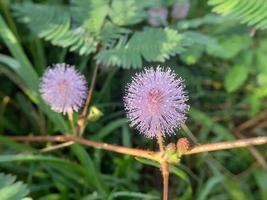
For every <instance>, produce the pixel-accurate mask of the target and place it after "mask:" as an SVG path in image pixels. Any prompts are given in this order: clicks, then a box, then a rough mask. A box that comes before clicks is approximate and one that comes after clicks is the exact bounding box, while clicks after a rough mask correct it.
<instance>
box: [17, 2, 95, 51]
mask: <svg viewBox="0 0 267 200" xmlns="http://www.w3.org/2000/svg"><path fill="white" fill-rule="evenodd" d="M13 8H14V10H15V15H16V16H17V17H18V18H19V19H20V21H21V22H23V23H26V24H27V25H28V26H29V28H30V29H31V31H32V32H33V33H35V34H37V35H38V36H39V37H41V38H44V39H45V40H48V41H50V42H51V43H52V44H54V45H58V46H61V47H69V48H70V51H77V52H78V53H79V54H80V55H83V54H90V53H92V52H95V51H96V45H97V43H96V42H95V41H94V38H93V37H92V35H91V34H90V32H89V31H88V30H87V29H86V26H88V27H92V26H94V25H93V22H92V23H91V22H90V23H86V24H84V26H80V27H76V28H74V29H72V30H71V15H70V12H69V10H68V9H65V8H64V7H63V6H49V5H41V4H32V3H25V4H22V5H20V4H18V5H15V6H14V7H13ZM94 31H97V28H96V27H94Z"/></svg>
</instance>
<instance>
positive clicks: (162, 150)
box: [157, 133, 164, 153]
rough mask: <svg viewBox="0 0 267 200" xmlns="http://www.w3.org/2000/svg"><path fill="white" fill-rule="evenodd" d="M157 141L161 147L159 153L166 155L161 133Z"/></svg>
mask: <svg viewBox="0 0 267 200" xmlns="http://www.w3.org/2000/svg"><path fill="white" fill-rule="evenodd" d="M157 141H158V145H159V151H160V152H161V153H164V146H163V138H162V135H161V133H158V135H157Z"/></svg>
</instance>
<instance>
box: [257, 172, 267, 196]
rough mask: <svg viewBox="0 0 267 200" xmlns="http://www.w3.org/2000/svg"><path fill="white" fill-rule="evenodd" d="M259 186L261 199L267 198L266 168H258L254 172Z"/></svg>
mask: <svg viewBox="0 0 267 200" xmlns="http://www.w3.org/2000/svg"><path fill="white" fill-rule="evenodd" d="M254 176H255V178H256V181H257V184H258V187H259V189H260V194H261V199H267V174H266V171H265V170H260V169H257V171H255V172H254Z"/></svg>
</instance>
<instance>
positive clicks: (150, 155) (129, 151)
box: [8, 135, 157, 160]
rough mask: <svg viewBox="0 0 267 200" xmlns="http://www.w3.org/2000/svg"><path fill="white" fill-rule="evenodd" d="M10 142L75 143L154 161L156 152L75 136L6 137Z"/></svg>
mask: <svg viewBox="0 0 267 200" xmlns="http://www.w3.org/2000/svg"><path fill="white" fill-rule="evenodd" d="M8 138H9V139H11V140H14V141H23V142H71V141H72V142H76V143H78V144H82V145H85V146H89V147H94V148H96V149H104V150H107V151H113V152H116V153H121V154H126V155H132V156H136V157H141V158H146V159H150V160H154V159H155V157H154V156H155V155H156V154H157V152H154V151H149V150H140V149H134V148H128V147H122V146H117V145H112V144H107V143H102V142H95V141H91V140H86V139H83V138H80V137H75V136H65V135H59V136H11V137H8Z"/></svg>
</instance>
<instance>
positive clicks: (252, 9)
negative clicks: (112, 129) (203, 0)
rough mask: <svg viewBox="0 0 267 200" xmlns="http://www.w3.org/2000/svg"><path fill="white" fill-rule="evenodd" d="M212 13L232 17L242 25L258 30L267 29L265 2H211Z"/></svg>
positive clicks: (248, 0) (236, 0)
mask: <svg viewBox="0 0 267 200" xmlns="http://www.w3.org/2000/svg"><path fill="white" fill-rule="evenodd" d="M208 4H209V5H211V6H212V7H213V9H212V11H213V12H216V13H218V14H222V15H230V16H233V17H235V18H237V19H238V20H239V21H240V22H241V23H245V24H248V25H251V26H254V27H255V28H256V29H266V28H267V12H265V11H266V9H267V1H263V0H254V1H251V0H209V1H208Z"/></svg>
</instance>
